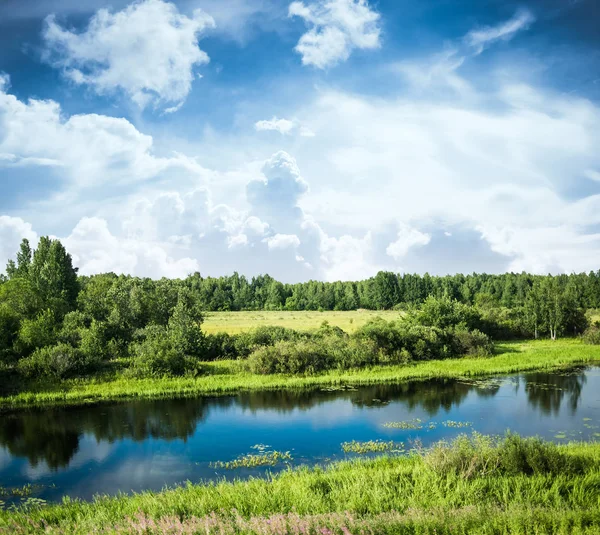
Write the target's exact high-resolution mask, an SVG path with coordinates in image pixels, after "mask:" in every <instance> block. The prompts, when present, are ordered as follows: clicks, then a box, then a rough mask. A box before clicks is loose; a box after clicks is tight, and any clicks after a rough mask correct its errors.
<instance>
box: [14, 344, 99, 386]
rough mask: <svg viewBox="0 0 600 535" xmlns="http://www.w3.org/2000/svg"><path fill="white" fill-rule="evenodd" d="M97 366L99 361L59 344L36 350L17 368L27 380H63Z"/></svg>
mask: <svg viewBox="0 0 600 535" xmlns="http://www.w3.org/2000/svg"><path fill="white" fill-rule="evenodd" d="M98 364H99V359H97V358H94V357H91V356H89V355H84V354H83V352H82V351H80V350H79V349H77V348H75V347H73V346H71V345H69V344H65V343H59V344H57V345H54V346H47V347H42V348H38V349H36V350H35V351H34V352H33V353H32V355H31V356H30V357H27V358H24V359H21V360H20V361H19V363H18V366H17V367H18V370H19V372H20V373H21V374H22V375H23V376H25V377H28V378H36V377H44V376H46V377H54V378H58V379H64V378H66V377H72V376H74V375H82V374H84V373H87V372H90V371H92V370H93V369H95V368H96V367H97V365H98Z"/></svg>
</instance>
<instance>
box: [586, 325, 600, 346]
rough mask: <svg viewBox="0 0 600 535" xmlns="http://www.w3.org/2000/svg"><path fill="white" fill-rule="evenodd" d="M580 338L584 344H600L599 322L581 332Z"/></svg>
mask: <svg viewBox="0 0 600 535" xmlns="http://www.w3.org/2000/svg"><path fill="white" fill-rule="evenodd" d="M582 338H583V341H584V342H585V343H586V344H593V345H600V322H596V323H594V324H593V325H590V326H589V327H588V328H587V329H586V330H585V332H584V333H583V336H582Z"/></svg>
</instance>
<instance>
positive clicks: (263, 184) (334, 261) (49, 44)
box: [0, 0, 600, 282]
mask: <svg viewBox="0 0 600 535" xmlns="http://www.w3.org/2000/svg"><path fill="white" fill-rule="evenodd" d="M599 28H600V4H599V3H598V2H597V0H530V1H527V0H524V1H523V2H516V1H513V0H479V1H477V2H470V1H469V2H467V1H459V0H378V1H368V0H303V1H293V2H290V1H289V0H288V1H282V0H177V1H176V2H172V3H171V2H166V1H163V0H141V1H137V2H133V3H131V2H129V1H128V0H113V1H112V2H105V1H100V0H3V1H2V2H1V3H0V187H1V195H0V265H4V264H5V262H6V259H7V258H8V257H10V256H13V254H14V252H15V251H16V248H17V247H18V243H19V242H20V240H21V239H22V238H23V237H27V238H29V239H31V240H33V241H35V240H36V239H37V238H38V237H39V236H41V235H51V236H56V237H59V238H60V239H61V240H63V242H64V243H65V244H66V246H67V248H68V249H69V251H70V252H71V253H72V254H73V257H74V259H75V261H76V264H77V265H78V266H79V267H80V271H81V272H82V273H85V274H89V273H97V272H106V271H114V272H118V273H132V274H137V275H143V276H151V277H162V276H168V277H183V276H185V275H187V274H188V273H191V272H194V271H200V272H201V273H202V274H203V275H222V274H230V273H232V272H233V271H238V272H240V273H243V274H246V275H249V276H251V275H255V274H258V273H270V274H271V275H273V276H275V277H277V278H279V279H281V280H284V281H286V282H294V281H301V280H308V279H322V280H338V279H342V280H347V279H360V278H364V277H367V276H371V275H373V274H375V273H376V272H377V271H378V270H380V269H386V270H393V271H398V272H403V271H408V272H421V273H423V272H425V271H428V272H430V273H434V274H445V273H455V272H473V271H477V272H481V271H485V272H489V273H490V272H491V273H497V272H504V271H522V270H526V271H531V272H538V273H547V272H552V273H558V272H572V271H577V272H579V271H588V270H591V269H594V270H595V269H598V268H600V47H599V44H600V29H599Z"/></svg>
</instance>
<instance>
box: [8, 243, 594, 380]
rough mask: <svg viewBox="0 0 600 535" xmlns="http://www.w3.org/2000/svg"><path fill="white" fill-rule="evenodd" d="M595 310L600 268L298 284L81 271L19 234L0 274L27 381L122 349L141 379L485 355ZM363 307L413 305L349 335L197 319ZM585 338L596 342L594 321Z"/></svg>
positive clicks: (15, 364) (90, 364)
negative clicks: (238, 365)
mask: <svg viewBox="0 0 600 535" xmlns="http://www.w3.org/2000/svg"><path fill="white" fill-rule="evenodd" d="M599 307H600V271H598V272H591V273H589V274H573V275H559V276H550V275H548V276H537V275H530V274H527V273H521V274H513V273H508V274H504V275H487V274H472V275H453V276H446V277H434V276H430V275H428V274H425V275H422V276H421V275H411V274H395V273H390V272H379V273H378V274H377V275H376V276H375V277H372V278H369V279H366V280H363V281H357V282H341V281H340V282H332V283H325V282H320V281H309V282H306V283H298V284H283V283H281V282H279V281H277V280H275V279H273V278H272V277H270V276H268V275H261V276H257V277H252V278H251V279H248V278H246V277H244V276H240V275H239V274H237V273H234V274H233V275H231V276H224V277H218V278H215V277H202V276H201V275H200V274H199V273H194V274H191V275H190V276H188V277H186V278H185V279H174V280H173V279H166V278H163V279H160V280H152V279H149V278H139V277H132V276H128V275H116V274H114V273H106V274H99V275H93V276H80V275H78V273H77V268H76V267H75V266H74V265H73V261H72V258H71V255H70V254H69V253H68V252H67V251H66V249H65V248H64V246H63V245H62V244H61V242H60V241H59V240H52V239H50V238H48V237H43V238H41V239H40V241H39V244H38V246H37V248H36V249H35V250H33V249H32V247H31V245H30V243H29V242H28V241H27V240H23V242H22V243H21V246H20V249H19V251H18V252H17V254H16V257H15V259H14V260H10V261H9V262H8V264H7V266H6V275H5V276H2V277H1V278H0V365H4V366H9V367H11V369H18V371H19V373H20V374H21V375H22V376H25V377H32V378H35V377H39V376H42V375H48V374H54V375H55V376H58V377H65V376H68V375H74V374H77V373H80V372H81V371H82V370H90V369H95V368H98V367H102V366H103V365H104V364H105V363H106V362H110V361H112V362H114V361H115V359H119V358H123V359H127V362H128V370H129V372H130V373H132V374H137V375H141V376H145V375H153V374H154V375H156V374H162V373H175V374H180V373H188V372H192V373H200V371H201V370H200V368H201V367H199V365H198V363H199V362H200V361H202V360H212V359H218V358H248V361H249V362H250V363H251V364H252V365H253V366H254V371H259V372H261V373H272V372H277V371H284V372H285V371H287V372H291V373H294V372H302V373H303V372H305V371H307V370H309V371H319V370H318V369H317V368H318V367H319V365H317V364H316V363H317V361H318V359H317V356H318V357H319V359H320V362H321V365H320V366H321V368H323V369H324V368H331V367H336V366H337V367H340V366H344V367H352V366H361V365H371V364H374V363H385V362H405V361H407V360H410V359H415V358H417V359H424V358H436V356H438V357H439V356H446V357H453V356H459V355H460V354H461V353H462V354H465V353H469V352H471V353H478V352H480V353H486V354H489V353H490V351H491V349H490V344H489V342H490V339H508V338H520V337H522V338H526V337H536V338H537V337H538V336H548V337H550V338H552V339H555V338H556V337H557V336H559V335H564V334H568V335H577V334H581V333H582V332H583V331H584V330H585V329H586V327H587V319H586V315H585V311H586V310H587V309H589V308H599ZM357 308H368V309H379V310H385V309H404V310H405V311H406V314H405V319H404V320H402V321H398V322H390V323H386V322H381V321H380V322H374V323H373V324H371V325H368V326H366V327H365V328H363V329H361V330H359V332H358V333H357V334H356V335H353V336H346V335H345V333H343V332H341V333H340V332H338V331H336V330H331V329H330V328H323V329H320V330H318V331H317V332H315V333H312V334H311V335H310V336H309V335H305V334H301V333H297V332H294V331H291V330H277V329H273V328H271V329H267V330H263V331H261V330H256V331H253V332H252V333H250V334H243V335H238V336H234V337H231V336H224V335H219V336H213V335H209V336H207V335H205V334H204V333H203V332H202V329H201V324H202V320H203V313H204V311H219V310H258V309H260V310H355V309H357ZM591 335H592V336H595V337H596V338H598V339H599V340H598V341H600V333H599V332H598V328H596V330H595V331H593V332H592V333H591ZM308 338H310V340H309V339H308ZM274 346H277V347H276V348H275V349H273V347H274ZM260 348H262V349H260ZM265 348H266V349H265ZM250 357H252V358H250ZM291 363H295V364H294V365H292V364H291ZM265 370H266V371H265Z"/></svg>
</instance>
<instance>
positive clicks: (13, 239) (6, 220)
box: [0, 215, 38, 273]
mask: <svg viewBox="0 0 600 535" xmlns="http://www.w3.org/2000/svg"><path fill="white" fill-rule="evenodd" d="M23 238H27V239H28V240H29V241H30V242H31V246H32V247H34V246H35V244H36V243H37V240H38V235H37V234H36V233H35V232H34V231H33V229H32V227H31V225H30V224H29V223H27V222H26V221H23V220H22V219H21V218H20V217H9V216H6V215H0V273H3V272H4V268H5V267H6V263H7V262H8V261H9V260H11V259H12V260H14V259H15V255H16V252H17V251H18V250H19V245H20V243H21V240H22V239H23Z"/></svg>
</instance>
